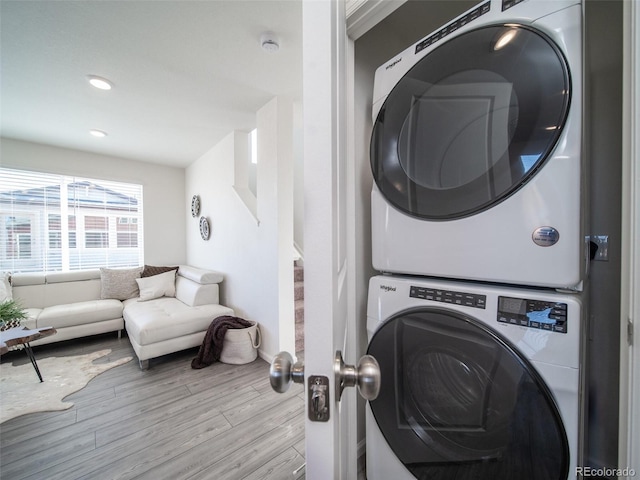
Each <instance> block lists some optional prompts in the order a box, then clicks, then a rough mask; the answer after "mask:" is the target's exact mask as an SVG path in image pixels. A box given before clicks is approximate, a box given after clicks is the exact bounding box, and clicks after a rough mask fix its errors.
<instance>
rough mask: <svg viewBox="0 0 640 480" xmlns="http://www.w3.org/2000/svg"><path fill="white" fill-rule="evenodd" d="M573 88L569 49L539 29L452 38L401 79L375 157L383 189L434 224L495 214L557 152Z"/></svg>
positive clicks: (377, 136)
mask: <svg viewBox="0 0 640 480" xmlns="http://www.w3.org/2000/svg"><path fill="white" fill-rule="evenodd" d="M416 53H417V52H416ZM570 87H571V83H570V76H569V70H568V67H567V62H566V60H565V58H564V56H563V54H562V52H561V51H560V49H559V48H558V47H557V46H556V45H555V44H554V43H553V42H552V41H551V39H549V37H547V36H546V35H545V34H543V33H541V32H539V31H537V30H534V29H532V28H529V27H525V26H519V25H514V24H509V25H495V26H488V27H484V28H479V29H477V30H472V31H469V32H467V33H463V34H461V35H459V36H457V37H455V38H453V39H451V40H449V41H447V42H446V43H444V44H443V45H442V46H440V47H438V48H436V49H434V50H433V51H432V52H430V53H429V54H427V55H426V56H425V57H424V58H422V60H420V61H419V62H418V63H417V64H416V65H415V66H414V67H413V68H412V69H411V70H410V71H409V72H408V73H407V74H406V75H405V76H404V77H403V78H402V79H401V80H400V81H399V82H398V84H397V85H396V86H395V88H394V89H393V90H392V91H391V93H390V94H389V95H388V97H387V99H386V100H385V102H384V104H383V106H382V108H381V109H380V111H379V113H378V116H377V119H376V121H375V124H374V128H373V134H372V139H371V152H370V154H371V168H372V171H373V176H374V178H375V181H376V184H377V186H378V188H379V189H380V191H381V192H382V194H383V195H384V196H385V197H386V199H387V200H388V201H389V202H390V203H391V204H392V205H394V206H395V207H396V208H398V209H400V210H402V211H404V212H406V213H408V214H410V215H413V216H416V217H419V218H424V219H430V220H453V219H457V218H461V217H465V216H469V215H473V214H476V213H479V212H481V211H483V210H486V209H488V208H491V207H492V206H493V205H495V204H496V203H498V202H501V201H502V200H504V199H505V198H507V197H508V196H509V195H511V194H513V193H514V192H516V191H517V190H518V189H519V188H520V187H522V186H523V185H524V184H525V183H526V182H527V180H528V179H529V178H531V176H532V175H535V172H536V171H537V170H538V169H539V168H541V166H542V165H543V164H544V161H545V159H546V158H547V157H548V156H549V154H550V153H551V152H552V150H553V148H554V146H555V144H556V142H557V141H558V138H559V136H560V133H561V130H562V127H563V124H564V122H565V119H566V117H567V112H568V108H569V101H570V92H571V88H570Z"/></svg>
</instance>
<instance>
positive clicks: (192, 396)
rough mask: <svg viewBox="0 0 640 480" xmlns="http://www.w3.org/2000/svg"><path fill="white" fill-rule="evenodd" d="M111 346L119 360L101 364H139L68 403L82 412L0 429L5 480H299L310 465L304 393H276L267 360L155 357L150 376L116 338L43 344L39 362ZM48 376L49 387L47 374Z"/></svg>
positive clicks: (13, 355)
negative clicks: (195, 364) (200, 365)
mask: <svg viewBox="0 0 640 480" xmlns="http://www.w3.org/2000/svg"><path fill="white" fill-rule="evenodd" d="M104 348H110V349H111V350H112V352H111V354H110V355H108V356H107V357H104V358H102V359H99V360H96V362H108V361H113V360H115V359H118V358H122V357H125V356H132V357H134V360H133V361H131V362H129V363H127V364H124V365H121V366H119V367H116V368H113V369H111V370H108V371H107V372H105V373H103V374H101V375H99V376H98V377H96V378H94V379H93V380H92V381H91V382H89V384H88V385H87V387H85V388H84V389H83V390H81V391H79V392H77V393H74V394H72V395H70V396H69V397H67V400H70V401H72V402H74V404H75V405H74V406H73V407H72V408H71V409H69V410H66V411H63V412H46V413H36V414H30V415H24V416H22V417H18V418H15V419H12V420H9V421H7V422H4V423H3V424H1V425H0V478H1V479H7V480H8V479H12V480H18V479H29V480H43V479H46V480H55V479H61V480H62V479H64V480H72V479H87V480H88V479H91V480H96V479H105V480H115V479H153V480H158V479H171V480H177V479H216V480H225V479H230V480H236V479H238V480H240V479H246V480H258V479H259V480H269V479H293V478H296V476H294V475H293V472H294V471H295V470H297V469H299V468H300V467H301V466H302V465H303V464H304V398H303V389H302V386H301V385H292V386H291V388H290V389H289V391H288V392H287V393H285V394H278V393H275V392H274V391H273V390H272V389H271V386H270V385H269V378H268V372H269V365H268V364H267V363H266V362H265V361H263V360H261V359H258V360H256V361H255V362H253V363H250V364H248V365H240V366H234V365H225V364H222V363H215V364H213V365H212V366H210V367H207V368H204V369H201V370H193V369H192V368H191V365H190V364H191V359H192V358H193V357H194V356H195V355H196V353H197V349H191V350H187V351H184V352H178V353H176V354H173V355H167V356H164V357H161V358H158V359H153V360H151V363H150V369H149V370H146V371H141V370H140V369H139V367H138V361H137V359H136V357H135V354H134V353H133V350H132V348H131V345H130V344H129V340H128V339H127V338H126V336H123V338H121V339H118V338H117V336H116V334H108V335H99V336H95V337H88V338H84V339H78V340H72V341H66V342H60V343H54V344H49V345H43V346H40V347H34V352H35V354H36V358H39V359H40V358H45V357H48V356H63V355H78V354H83V353H89V352H93V351H96V350H100V349H104ZM1 362H2V364H6V363H15V364H22V363H26V362H28V359H27V358H26V355H25V353H24V352H21V351H20V352H9V353H8V354H6V355H3V356H2V358H1ZM5 366H6V365H5ZM42 373H43V376H44V378H45V381H46V375H47V372H46V371H43V372H42ZM34 376H35V375H34ZM36 381H37V379H36ZM302 471H304V470H302ZM298 478H304V474H302V475H301V476H299V477H298Z"/></svg>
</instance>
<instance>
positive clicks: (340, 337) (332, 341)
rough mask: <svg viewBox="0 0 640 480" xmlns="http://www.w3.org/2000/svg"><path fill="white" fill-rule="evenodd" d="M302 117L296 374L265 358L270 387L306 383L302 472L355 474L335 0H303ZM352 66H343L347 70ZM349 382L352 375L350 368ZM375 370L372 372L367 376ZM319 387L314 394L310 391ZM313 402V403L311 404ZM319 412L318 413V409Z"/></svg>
mask: <svg viewBox="0 0 640 480" xmlns="http://www.w3.org/2000/svg"><path fill="white" fill-rule="evenodd" d="M302 26H303V90H304V94H303V116H304V130H303V134H304V196H305V199H304V203H305V213H304V217H305V225H304V229H305V232H304V235H305V239H304V243H305V351H304V357H305V358H304V372H303V373H302V372H301V371H300V368H299V366H296V367H294V368H293V369H292V371H289V369H290V368H291V367H292V365H291V363H290V362H289V359H288V358H287V357H288V356H287V354H286V353H285V354H282V355H278V356H277V357H276V359H275V360H274V362H273V363H272V369H271V370H272V372H271V380H272V385H274V388H286V383H288V382H290V381H291V380H293V381H304V383H305V400H306V413H307V418H306V425H305V432H306V470H305V473H306V478H307V479H310V480H315V479H317V480H326V479H336V480H340V479H344V480H347V479H349V480H354V479H356V478H357V457H358V453H357V425H356V423H357V418H356V408H357V407H356V399H357V397H356V395H357V392H356V391H355V389H346V390H345V391H344V394H342V392H341V390H342V389H341V388H340V386H339V385H338V386H336V377H337V378H338V379H340V375H336V374H335V365H336V361H335V360H336V353H337V352H341V353H342V356H343V357H344V358H345V359H347V360H348V361H349V362H350V363H354V359H353V358H352V356H354V355H355V338H354V327H355V318H354V315H353V314H352V313H350V310H352V302H350V301H349V298H350V297H352V295H350V294H349V290H350V285H352V284H353V264H354V262H353V261H352V259H353V245H352V243H350V241H349V233H348V230H349V218H348V210H349V206H348V201H347V193H348V190H349V189H348V182H347V173H348V171H347V165H348V161H347V136H348V125H349V119H348V113H347V111H348V108H347V104H346V103H347V98H348V94H347V84H349V83H350V82H349V79H350V78H352V77H353V74H352V71H349V70H348V68H351V69H352V68H353V61H352V60H349V61H348V60H347V58H346V57H348V56H349V55H350V52H351V51H352V42H350V41H349V39H348V37H347V33H346V29H347V24H346V18H345V4H344V1H342V0H337V1H317V0H309V1H307V0H305V1H304V3H303V18H302ZM348 65H350V67H348ZM350 374H351V375H350V377H349V380H355V377H356V376H357V374H356V371H355V370H351V371H350ZM374 375H375V373H374ZM317 392H320V394H319V396H316V393H317ZM314 406H315V407H316V408H313V407H314ZM319 410H321V411H320V412H319Z"/></svg>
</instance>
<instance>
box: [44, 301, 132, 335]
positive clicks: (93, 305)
mask: <svg viewBox="0 0 640 480" xmlns="http://www.w3.org/2000/svg"><path fill="white" fill-rule="evenodd" d="M122 309H123V305H122V302H120V301H119V300H91V301H88V302H77V303H69V304H66V305H54V306H52V307H47V308H45V309H44V310H42V312H40V315H39V316H38V319H37V322H36V323H37V326H38V327H40V328H41V327H54V328H62V327H70V326H75V325H82V324H87V323H95V322H100V321H103V320H113V319H114V318H119V317H122Z"/></svg>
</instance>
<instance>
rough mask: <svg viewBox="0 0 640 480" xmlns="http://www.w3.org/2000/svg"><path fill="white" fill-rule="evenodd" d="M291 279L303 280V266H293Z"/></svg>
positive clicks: (295, 280)
mask: <svg viewBox="0 0 640 480" xmlns="http://www.w3.org/2000/svg"><path fill="white" fill-rule="evenodd" d="M293 281H294V282H302V281H304V267H302V266H300V265H296V266H294V267H293Z"/></svg>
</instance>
